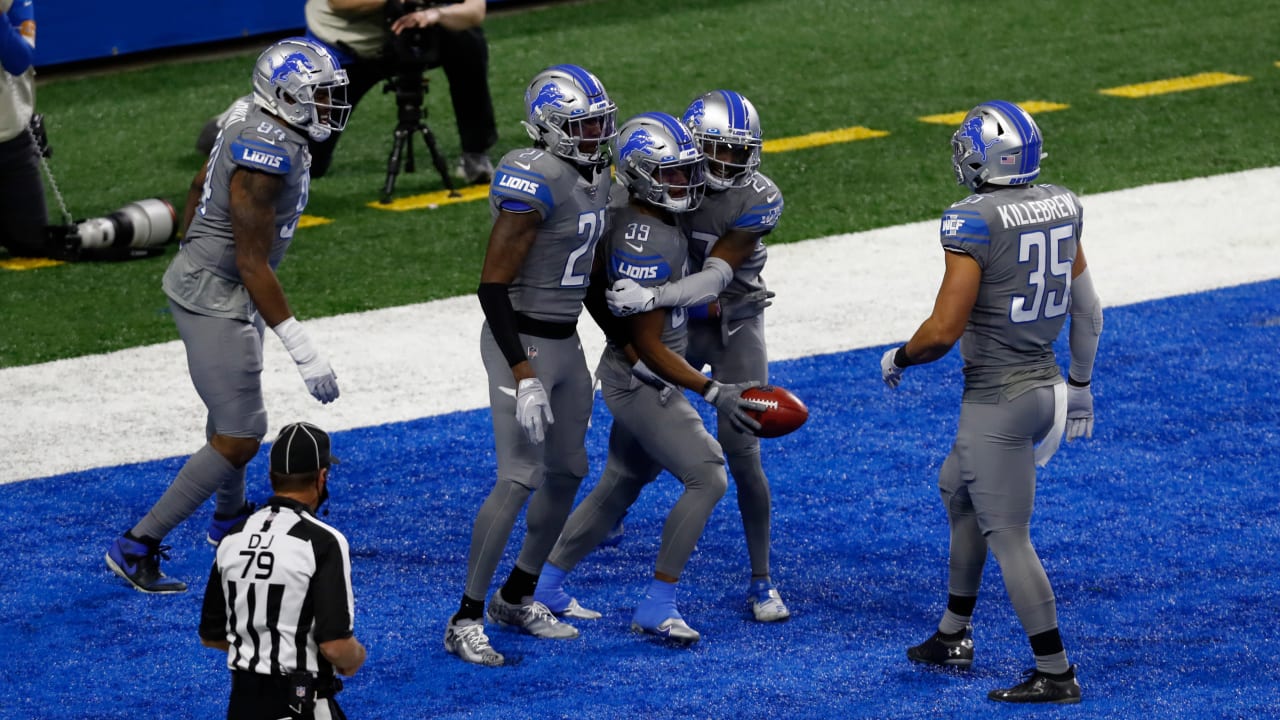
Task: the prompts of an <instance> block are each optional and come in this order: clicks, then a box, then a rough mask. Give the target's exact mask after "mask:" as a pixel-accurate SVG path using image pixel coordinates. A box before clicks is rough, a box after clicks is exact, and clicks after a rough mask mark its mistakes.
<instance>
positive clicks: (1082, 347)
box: [1069, 268, 1102, 383]
mask: <svg viewBox="0 0 1280 720" xmlns="http://www.w3.org/2000/svg"><path fill="white" fill-rule="evenodd" d="M1101 335H1102V301H1101V300H1100V299H1099V298H1098V292H1097V290H1094V288H1093V278H1092V277H1091V276H1090V275H1089V268H1085V269H1084V272H1082V273H1080V275H1079V276H1078V277H1076V278H1075V279H1073V280H1072V281H1071V334H1070V335H1069V341H1070V344H1071V369H1070V374H1069V376H1070V378H1071V379H1073V380H1076V381H1078V382H1082V383H1087V382H1089V380H1090V379H1091V378H1092V377H1093V360H1094V358H1095V357H1096V356H1097V354H1098V338H1099V337H1101Z"/></svg>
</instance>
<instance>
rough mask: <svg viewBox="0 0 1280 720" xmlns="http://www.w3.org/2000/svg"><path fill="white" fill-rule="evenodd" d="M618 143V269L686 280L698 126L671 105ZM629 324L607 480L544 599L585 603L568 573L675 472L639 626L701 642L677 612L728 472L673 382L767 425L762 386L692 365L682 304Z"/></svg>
mask: <svg viewBox="0 0 1280 720" xmlns="http://www.w3.org/2000/svg"><path fill="white" fill-rule="evenodd" d="M614 146H615V149H614V157H615V158H616V165H617V169H618V177H619V180H620V181H621V183H622V184H623V185H624V186H625V188H626V190H627V191H628V193H629V195H630V197H629V202H628V203H627V204H626V205H625V206H622V207H619V208H617V209H616V210H614V211H613V215H612V216H611V218H610V225H609V227H610V229H609V234H608V236H607V239H606V246H605V248H604V252H603V257H605V258H606V259H607V272H608V277H609V279H610V280H617V279H619V278H623V277H626V278H632V279H634V280H636V281H637V282H639V283H642V284H644V285H646V286H654V285H660V284H663V283H666V282H669V281H678V280H679V279H680V278H681V277H683V276H684V275H685V274H686V273H687V266H688V262H689V257H688V247H687V241H686V239H685V236H684V233H683V231H682V230H681V229H680V226H679V224H678V222H677V220H676V217H677V215H679V214H681V213H686V212H689V211H692V210H693V209H694V208H696V207H697V205H698V202H699V200H700V198H701V195H702V191H703V186H704V179H703V178H704V174H705V157H704V156H703V154H702V152H701V151H700V150H699V148H698V145H697V143H696V142H695V141H694V139H693V136H692V135H691V134H690V133H689V131H688V129H687V128H685V127H684V126H683V125H682V124H681V123H680V122H679V121H678V120H676V118H674V117H672V116H671V115H668V114H666V113H656V112H655V113H645V114H643V115H637V116H636V117H633V118H631V119H629V120H628V121H627V122H625V123H623V125H622V127H621V129H620V130H619V132H618V137H617V139H616V140H615V141H614ZM629 329H630V333H629V341H630V343H629V345H628V344H624V343H619V342H618V340H617V339H615V338H612V337H611V338H610V339H609V342H608V344H607V345H606V348H605V351H604V354H603V355H602V357H601V358H600V366H599V369H598V370H597V372H596V375H597V377H598V378H599V379H600V383H601V388H602V394H603V396H604V400H605V404H607V405H608V407H609V412H610V413H612V414H613V418H614V422H613V426H612V428H611V430H610V433H609V458H608V461H607V464H606V466H605V469H604V472H603V473H602V475H601V477H600V482H599V483H597V484H596V486H595V487H594V488H593V489H592V491H591V492H590V493H589V494H588V495H587V497H586V498H585V499H584V500H583V501H582V502H581V503H580V504H579V505H578V507H577V508H576V509H575V510H574V511H573V514H572V515H570V516H569V520H568V522H567V523H566V524H565V527H564V533H563V534H562V535H561V537H560V540H559V542H557V543H556V546H555V548H554V549H553V550H552V552H551V556H550V557H549V558H548V561H547V564H546V565H545V566H543V569H542V575H541V577H540V578H539V580H538V588H537V592H536V593H535V596H534V597H535V598H537V599H538V600H540V601H542V602H543V603H544V604H546V605H547V606H548V607H550V608H551V609H552V610H553V611H559V610H561V609H562V608H568V607H571V606H573V605H575V604H576V601H575V600H574V599H573V598H571V597H570V596H569V594H568V593H567V592H565V591H564V588H563V583H564V579H565V576H566V575H567V573H568V572H569V571H570V570H572V569H573V568H574V567H575V566H576V565H577V564H578V562H579V561H581V560H582V558H583V557H585V556H586V555H587V554H588V553H590V552H591V550H592V549H593V548H595V547H596V545H598V544H599V542H600V541H601V540H602V539H603V538H604V537H605V535H606V534H608V532H609V531H610V529H612V528H613V526H614V524H615V523H616V522H617V521H618V519H619V518H620V517H622V515H623V514H624V513H625V512H626V511H627V509H628V508H630V507H631V505H632V504H633V503H634V502H635V501H636V499H637V498H638V497H639V495H640V491H641V490H642V489H643V488H644V486H645V485H647V484H648V483H649V482H651V481H653V480H654V479H655V478H657V476H658V474H659V473H660V472H661V471H662V470H663V469H665V470H667V471H669V472H670V473H671V474H672V475H674V476H675V477H676V478H678V479H679V480H680V482H681V483H682V484H683V485H684V492H683V493H682V494H681V496H680V499H679V501H678V502H676V504H675V506H674V507H673V508H672V509H671V512H670V513H669V514H668V515H667V521H666V524H665V525H664V526H663V531H662V544H661V546H660V547H659V549H658V558H657V563H656V567H655V569H654V573H653V579H652V580H651V581H650V583H649V586H648V590H647V592H646V593H645V597H644V599H643V600H641V601H640V603H639V604H638V605H637V606H636V610H635V614H634V615H633V616H632V620H631V629H632V630H634V631H636V632H641V633H651V634H654V635H657V636H659V637H664V638H670V639H673V640H677V641H680V642H683V643H693V642H697V641H698V639H699V638H700V637H701V636H700V635H699V633H698V631H697V630H694V629H693V628H691V627H689V625H688V624H687V623H686V622H685V621H684V618H683V617H682V616H681V615H680V611H679V610H678V609H677V608H676V598H675V591H676V583H677V582H678V581H679V579H680V575H681V573H682V572H683V571H684V568H685V565H687V564H688V562H689V558H690V556H691V555H692V554H693V549H694V546H695V545H696V544H697V542H698V538H700V537H701V536H702V531H703V529H704V528H705V527H706V523H707V520H708V518H710V516H711V511H712V510H713V509H714V508H715V506H716V503H718V502H719V501H720V498H721V497H723V496H724V493H725V489H726V488H727V487H728V480H727V477H726V475H725V469H724V455H723V453H722V452H721V450H720V445H719V444H718V443H717V442H716V440H715V439H714V438H712V437H711V434H710V433H709V432H707V429H706V427H705V426H703V424H702V419H701V417H700V416H699V415H698V413H697V411H696V410H694V408H693V406H692V405H691V404H690V403H689V400H688V399H687V398H686V397H685V395H684V393H682V392H678V391H675V390H674V389H673V388H672V387H671V386H670V385H668V384H667V382H666V381H670V382H671V383H674V384H675V385H678V386H680V387H684V388H688V389H690V390H694V391H696V392H699V393H701V394H702V396H703V397H704V398H705V399H706V400H707V401H708V402H710V403H712V404H713V405H715V406H716V408H717V409H718V410H719V411H720V413H721V416H722V417H725V418H726V419H727V421H729V422H732V423H733V424H734V425H735V426H736V427H737V428H738V429H739V430H743V429H746V430H752V429H758V428H759V424H758V423H757V422H756V421H755V420H753V419H752V418H751V417H749V416H748V415H747V414H746V413H745V410H746V409H750V408H754V407H756V405H755V403H752V402H750V401H747V400H744V399H742V397H741V395H742V392H743V390H745V389H747V388H748V387H755V386H757V385H759V383H754V382H749V383H742V384H737V385H725V384H722V383H720V382H719V381H716V380H714V379H712V380H709V379H707V378H706V376H704V375H703V374H702V373H700V372H699V371H698V370H696V369H695V368H694V367H692V366H690V365H689V363H688V362H686V361H685V359H684V353H685V350H686V345H687V342H688V318H687V313H686V311H685V309H684V308H683V307H679V306H677V307H674V308H672V309H670V310H668V309H667V308H663V307H655V308H654V309H652V310H649V311H647V312H642V313H637V314H635V315H633V316H632V317H631V319H630V322H629ZM633 355H638V357H639V362H635V360H636V358H635V357H633ZM633 364H634V366H635V367H633ZM650 368H652V371H650V370H649V369H650ZM655 373H656V375H657V377H655V375H654V374H655ZM662 378H665V379H666V381H664V380H663V379H662Z"/></svg>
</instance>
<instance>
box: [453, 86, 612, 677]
mask: <svg viewBox="0 0 1280 720" xmlns="http://www.w3.org/2000/svg"><path fill="white" fill-rule="evenodd" d="M525 110H526V120H525V121H524V125H525V128H526V129H527V130H528V131H529V134H530V136H531V137H532V138H533V141H534V147H532V148H528V149H518V150H512V151H511V152H509V153H507V154H506V155H505V156H504V157H503V158H502V160H501V162H499V164H498V168H497V170H496V172H495V174H494V178H493V182H492V184H491V185H490V188H489V205H490V209H491V212H492V215H493V228H492V230H491V231H490V234H489V245H488V249H487V251H486V253H485V259H484V267H483V269H482V270H481V273H480V288H479V290H478V291H477V294H478V296H479V299H480V305H481V308H482V309H483V311H484V316H485V323H484V326H483V328H482V329H481V333H480V354H481V357H482V358H483V360H484V366H485V372H486V373H487V374H488V378H489V404H490V408H491V410H492V421H493V438H494V444H495V448H496V450H497V458H498V477H497V481H496V482H495V483H494V486H493V489H492V490H490V492H489V495H488V497H486V498H485V501H484V503H483V504H482V505H481V506H480V509H479V511H478V512H477V513H476V517H475V522H474V524H473V527H472V532H471V549H470V552H469V554H468V557H467V580H466V586H465V588H464V591H463V594H462V602H461V606H460V607H459V609H458V611H457V613H455V614H454V615H453V616H452V617H451V618H450V619H449V623H448V627H447V628H446V630H445V637H444V646H445V649H446V650H448V651H449V652H451V653H453V654H455V655H457V656H458V657H460V658H462V659H463V660H466V661H467V662H473V663H479V664H481V665H491V666H493V665H501V664H502V663H503V656H502V655H501V654H500V653H498V652H497V651H496V650H494V649H493V647H492V646H491V645H490V643H489V638H488V636H487V635H486V634H485V632H484V614H485V613H484V609H485V606H484V600H485V597H486V596H487V595H488V592H489V586H490V584H491V583H492V582H493V575H494V572H495V571H496V570H497V567H498V562H499V560H501V558H502V553H503V551H504V550H505V549H506V546H507V542H508V541H509V539H510V537H511V531H512V528H513V527H514V525H515V521H516V517H517V515H519V513H520V510H521V508H523V507H524V505H525V502H526V501H528V502H529V508H528V511H527V512H526V514H525V520H526V524H527V527H528V532H527V534H526V536H525V539H524V544H523V546H522V547H521V550H520V555H519V557H518V558H517V560H516V564H515V566H514V567H513V568H512V570H511V574H510V576H509V577H508V578H507V580H506V582H505V583H504V584H503V585H502V587H501V588H500V589H499V590H498V592H496V593H494V595H493V598H492V600H491V601H490V604H489V609H488V615H489V617H490V619H492V620H494V621H495V622H497V623H499V624H502V625H508V626H512V627H515V628H518V629H520V630H523V631H525V632H528V633H530V634H533V635H535V636H538V637H545V638H572V637H577V635H578V631H577V629H576V628H574V627H573V626H571V625H569V624H567V623H562V622H560V621H559V620H557V619H556V617H555V616H554V615H552V614H551V612H549V611H548V610H547V608H546V607H545V606H543V605H542V604H540V603H538V602H535V601H534V600H533V598H532V596H533V590H534V587H535V585H536V584H537V579H538V572H539V571H540V570H541V569H542V564H543V562H544V561H545V560H546V557H547V554H548V553H549V552H550V551H551V547H552V545H554V544H555V541H556V538H557V537H559V535H560V530H561V528H562V527H563V526H564V521H565V518H566V517H568V515H569V510H570V509H572V507H573V500H574V498H575V496H576V495H577V492H578V486H579V485H580V484H581V483H582V478H583V477H584V476H585V475H586V473H587V452H586V446H585V443H586V432H587V421H588V420H589V419H590V417H591V407H592V403H593V401H594V393H593V390H592V382H591V373H590V371H589V370H588V369H587V364H586V359H585V358H584V357H583V354H582V345H581V343H580V342H579V340H578V332H577V322H578V316H579V315H580V314H581V312H582V303H583V300H584V298H585V297H586V295H587V289H588V285H589V281H590V277H591V272H592V268H593V266H594V261H595V255H596V245H597V243H598V242H599V240H600V238H601V236H602V235H603V234H604V229H605V206H606V204H607V203H608V200H609V182H610V180H609V153H608V141H609V140H610V139H611V138H612V137H613V135H614V130H615V114H616V111H617V108H616V106H615V105H614V103H613V101H612V100H610V99H609V94H608V93H607V92H606V91H605V88H604V86H603V85H602V84H601V83H600V80H599V79H597V78H596V76H595V75H593V74H591V73H590V72H588V71H586V70H584V69H583V68H581V67H578V66H576V65H556V66H553V67H549V68H547V69H545V70H543V71H541V72H539V73H538V74H537V75H535V76H534V78H533V80H532V81H531V82H530V83H529V86H528V89H527V91H526V93H525ZM530 495H532V499H530Z"/></svg>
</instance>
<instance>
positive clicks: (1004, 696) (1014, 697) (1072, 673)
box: [987, 665, 1080, 705]
mask: <svg viewBox="0 0 1280 720" xmlns="http://www.w3.org/2000/svg"><path fill="white" fill-rule="evenodd" d="M1024 677H1026V680H1024V681H1023V682H1021V683H1019V684H1018V685H1014V686H1013V687H1011V688H1007V689H1004V690H992V691H991V692H989V693H987V697H988V698H990V699H992V700H995V701H997V702H1007V703H1056V704H1059V705H1073V704H1075V703H1078V702H1080V683H1079V682H1077V681H1076V666H1075V665H1072V666H1071V669H1070V670H1068V671H1067V677H1066V678H1063V679H1061V680H1055V679H1054V678H1052V677H1050V676H1049V675H1048V674H1046V673H1042V672H1040V671H1039V670H1036V669H1031V670H1028V671H1026V672H1025V673H1024Z"/></svg>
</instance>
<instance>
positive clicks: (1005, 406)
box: [938, 386, 1058, 637]
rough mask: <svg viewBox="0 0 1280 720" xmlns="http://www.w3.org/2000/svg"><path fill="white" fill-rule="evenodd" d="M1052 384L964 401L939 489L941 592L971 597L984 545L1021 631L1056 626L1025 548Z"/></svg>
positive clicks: (1032, 555) (1043, 580)
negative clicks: (944, 565)
mask: <svg viewBox="0 0 1280 720" xmlns="http://www.w3.org/2000/svg"><path fill="white" fill-rule="evenodd" d="M1053 417H1054V391H1053V387H1052V386H1045V387H1039V388H1035V389H1033V390H1030V391H1028V392H1026V393H1023V394H1022V395H1020V396H1019V397H1017V398H1015V399H1013V400H1005V399H1004V398H1001V400H1000V402H998V403H996V404H987V403H971V402H966V403H963V404H962V405H961V408H960V423H959V427H958V429H957V432H956V440H955V444H954V445H953V446H952V448H951V453H950V454H949V455H948V456H947V459H946V460H945V461H944V462H943V463H942V469H941V471H940V472H939V474H938V488H939V490H940V491H941V493H942V504H943V505H944V506H945V507H946V509H947V519H948V523H949V524H950V527H951V556H950V573H949V581H948V591H949V592H950V593H951V594H953V595H959V596H963V597H976V596H977V594H978V588H979V585H980V584H981V582H982V568H983V565H984V564H985V563H986V559H987V550H988V548H989V549H990V550H991V552H992V554H994V555H995V556H996V562H998V563H999V564H1000V572H1001V575H1003V577H1004V585H1005V590H1006V591H1007V592H1008V593H1009V599H1010V601H1011V602H1012V603H1013V608H1014V610H1015V611H1016V612H1017V613H1018V619H1019V620H1020V621H1021V622H1022V628H1023V630H1024V631H1026V633H1027V636H1028V637H1030V636H1032V635H1036V634H1038V633H1042V632H1045V631H1047V630H1052V629H1053V628H1056V627H1057V626H1058V614H1057V605H1056V602H1055V599H1054V595H1053V588H1052V587H1050V585H1049V578H1048V576H1047V575H1046V574H1045V571H1044V567H1043V566H1042V565H1041V564H1040V557H1039V556H1038V555H1037V554H1036V551H1035V548H1034V547H1032V545H1031V534H1030V529H1031V514H1032V509H1033V506H1034V504H1035V497H1036V468H1035V460H1034V457H1033V456H1034V450H1033V444H1034V443H1035V442H1039V441H1040V440H1042V439H1043V438H1044V437H1045V436H1046V435H1047V434H1048V433H1049V431H1050V429H1051V428H1052V427H1053Z"/></svg>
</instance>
